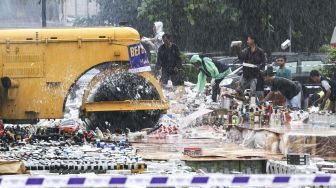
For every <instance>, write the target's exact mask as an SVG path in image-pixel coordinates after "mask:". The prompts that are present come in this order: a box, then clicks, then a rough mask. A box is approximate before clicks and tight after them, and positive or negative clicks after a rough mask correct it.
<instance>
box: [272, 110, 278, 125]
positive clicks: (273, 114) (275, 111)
mask: <svg viewBox="0 0 336 188" xmlns="http://www.w3.org/2000/svg"><path fill="white" fill-rule="evenodd" d="M276 113H277V109H275V110H274V112H273V113H272V114H271V116H270V127H272V128H273V127H274V126H275V118H276Z"/></svg>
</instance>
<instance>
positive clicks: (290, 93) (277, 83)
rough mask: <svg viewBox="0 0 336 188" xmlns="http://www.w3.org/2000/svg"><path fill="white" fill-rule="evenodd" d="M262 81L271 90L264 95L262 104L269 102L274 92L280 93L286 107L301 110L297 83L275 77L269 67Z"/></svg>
mask: <svg viewBox="0 0 336 188" xmlns="http://www.w3.org/2000/svg"><path fill="white" fill-rule="evenodd" d="M264 80H265V83H267V84H269V85H270V86H271V87H272V89H271V91H270V92H269V93H268V94H267V95H266V97H265V98H264V100H263V102H266V101H269V100H270V99H271V98H272V97H273V95H274V94H275V92H280V93H281V94H282V95H283V96H284V97H285V98H286V106H287V107H290V108H294V109H300V108H301V87H300V84H299V83H298V82H294V81H292V80H288V79H287V78H282V77H276V76H275V72H273V68H272V67H269V68H268V69H267V71H266V72H265V73H264Z"/></svg>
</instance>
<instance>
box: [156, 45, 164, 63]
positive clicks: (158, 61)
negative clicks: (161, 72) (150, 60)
mask: <svg viewBox="0 0 336 188" xmlns="http://www.w3.org/2000/svg"><path fill="white" fill-rule="evenodd" d="M162 55H163V54H162V48H161V47H160V48H159V50H158V55H157V58H156V66H158V67H161V66H162V58H163V57H162Z"/></svg>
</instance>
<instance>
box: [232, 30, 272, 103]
mask: <svg viewBox="0 0 336 188" xmlns="http://www.w3.org/2000/svg"><path fill="white" fill-rule="evenodd" d="M247 45H248V47H247V48H245V49H243V50H242V51H240V53H239V54H238V58H239V59H240V60H241V61H243V75H242V77H241V78H240V81H239V88H238V91H239V92H241V93H242V92H244V90H245V89H250V96H256V95H257V91H258V90H263V79H262V76H261V74H260V70H263V69H264V68H265V65H266V56H265V52H264V50H263V49H261V48H259V47H258V46H257V41H256V38H255V37H254V36H253V35H249V36H248V37H247ZM260 88H262V89H260ZM261 97H262V96H261ZM261 97H259V98H261Z"/></svg>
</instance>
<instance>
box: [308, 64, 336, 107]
mask: <svg viewBox="0 0 336 188" xmlns="http://www.w3.org/2000/svg"><path fill="white" fill-rule="evenodd" d="M310 79H311V80H312V81H313V82H315V83H321V85H322V90H323V92H324V95H323V97H320V98H319V99H318V100H317V101H316V102H315V103H319V102H322V106H325V104H326V102H327V100H328V99H329V101H330V103H329V107H328V110H329V111H332V112H335V101H336V82H335V81H334V80H331V79H329V78H327V77H324V76H321V75H320V73H319V71H317V70H312V71H311V72H310Z"/></svg>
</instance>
